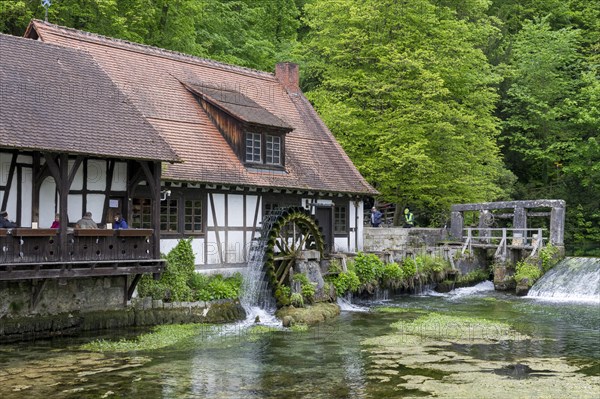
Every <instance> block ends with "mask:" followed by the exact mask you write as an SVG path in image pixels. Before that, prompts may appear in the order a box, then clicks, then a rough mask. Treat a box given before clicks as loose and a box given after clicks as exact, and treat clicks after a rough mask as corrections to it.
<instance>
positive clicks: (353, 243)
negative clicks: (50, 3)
mask: <svg viewBox="0 0 600 399" xmlns="http://www.w3.org/2000/svg"><path fill="white" fill-rule="evenodd" d="M26 37H28V38H31V39H36V40H39V41H43V42H45V43H51V44H54V45H58V46H63V47H69V48H73V49H77V50H79V51H82V52H85V53H87V54H88V55H89V56H90V57H91V58H93V60H94V61H95V62H97V63H98V65H99V66H100V67H101V69H102V70H103V71H104V72H105V73H106V74H107V75H108V76H109V78H110V79H111V80H112V82H113V83H114V85H115V86H116V87H117V88H118V89H119V93H122V94H123V96H124V97H123V99H122V100H123V102H124V103H127V104H128V105H131V106H132V107H133V108H135V111H137V112H139V113H140V114H141V115H143V117H144V119H145V121H146V122H147V123H148V124H149V125H151V126H152V127H153V128H154V129H155V130H156V131H157V132H158V133H159V134H160V136H161V137H162V138H163V139H164V140H165V141H166V142H167V143H168V144H169V146H170V147H171V148H172V149H173V150H174V151H175V153H176V154H177V156H178V157H179V158H180V159H181V160H182V161H183V162H181V163H170V164H168V163H163V168H162V186H161V192H162V193H163V198H164V200H163V201H162V202H161V205H160V233H161V249H162V251H163V252H167V251H168V250H170V248H172V247H173V246H174V245H175V244H176V242H177V240H178V239H180V238H182V237H194V239H193V240H192V245H193V248H194V251H195V254H196V262H197V263H198V266H199V268H215V267H220V266H241V265H243V264H244V263H245V261H246V256H247V251H246V246H247V243H249V242H250V241H251V240H252V238H253V237H254V236H255V234H256V230H257V227H258V226H259V225H260V223H261V220H262V217H263V215H264V214H265V213H266V212H268V211H269V210H270V209H272V208H274V207H278V206H279V207H281V206H285V205H293V206H302V207H304V208H306V209H310V210H311V212H312V214H313V215H314V216H315V218H316V219H317V220H318V222H319V225H320V227H321V229H322V231H323V234H324V236H325V241H326V245H327V246H328V248H329V249H330V250H334V251H335V250H337V251H356V250H359V249H361V248H362V226H363V216H362V215H363V211H362V207H363V202H362V199H363V198H364V197H365V196H367V195H373V194H375V193H376V191H375V190H374V189H373V188H372V187H371V186H370V185H369V184H368V183H367V182H366V181H365V179H364V178H363V177H362V176H361V175H360V173H359V172H358V171H357V169H356V168H355V166H354V165H353V164H352V162H351V161H350V159H349V158H348V157H347V155H346V154H345V153H344V151H343V150H342V148H341V147H340V145H339V144H338V143H337V142H336V140H335V138H334V137H333V135H332V134H331V132H330V131H329V130H328V129H327V127H326V126H325V125H324V123H323V122H322V121H321V119H320V118H319V116H318V114H317V113H316V112H315V110H314V109H313V107H312V106H311V104H310V103H309V101H308V100H307V99H306V97H305V96H304V95H303V93H302V92H301V90H300V88H299V80H298V67H297V65H295V64H291V63H281V64H278V65H277V66H276V70H275V73H274V74H272V73H267V72H261V71H256V70H251V69H247V68H242V67H237V66H232V65H226V64H223V63H219V62H215V61H211V60H206V59H201V58H197V57H192V56H188V55H184V54H180V53H176V52H171V51H167V50H163V49H159V48H154V47H149V46H145V45H139V44H134V43H130V42H127V41H122V40H118V39H113V38H108V37H103V36H99V35H96V34H91V33H87V32H82V31H78V30H74V29H69V28H64V27H60V26H56V25H52V24H49V23H46V22H42V21H38V20H34V21H32V22H31V24H30V26H29V28H28V30H27V33H26ZM115 123H117V122H115ZM144 137H145V133H144V132H142V131H140V132H139V134H138V139H144ZM114 141H115V148H118V147H119V145H121V144H123V143H122V140H120V139H119V138H118V137H116V138H115V140H114ZM82 192H83V193H85V191H82ZM122 194H125V192H122ZM121 200H122V202H123V204H124V209H123V211H124V214H125V215H126V217H127V220H128V222H129V223H130V225H132V226H133V227H137V228H150V227H152V222H151V220H150V215H151V209H150V207H151V206H152V204H153V202H152V189H151V187H150V186H144V185H141V186H140V187H139V189H137V190H136V191H135V192H131V191H130V192H128V193H127V195H124V196H123V197H122V198H121Z"/></svg>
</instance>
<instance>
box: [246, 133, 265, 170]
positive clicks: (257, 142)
mask: <svg viewBox="0 0 600 399" xmlns="http://www.w3.org/2000/svg"><path fill="white" fill-rule="evenodd" d="M260 147H261V134H260V133H250V132H247V133H246V162H255V163H260V162H262V158H261V154H260V152H261V151H260Z"/></svg>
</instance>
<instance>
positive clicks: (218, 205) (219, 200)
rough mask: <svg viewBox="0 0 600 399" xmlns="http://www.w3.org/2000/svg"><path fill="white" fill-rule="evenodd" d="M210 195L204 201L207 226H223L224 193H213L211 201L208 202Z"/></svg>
mask: <svg viewBox="0 0 600 399" xmlns="http://www.w3.org/2000/svg"><path fill="white" fill-rule="evenodd" d="M210 197H211V196H210V195H209V196H208V200H207V201H206V203H207V204H208V209H207V213H208V222H207V223H208V227H214V226H225V194H213V195H212V199H213V203H211V202H210ZM213 206H214V209H215V216H216V220H215V219H214V218H213V211H212V210H213Z"/></svg>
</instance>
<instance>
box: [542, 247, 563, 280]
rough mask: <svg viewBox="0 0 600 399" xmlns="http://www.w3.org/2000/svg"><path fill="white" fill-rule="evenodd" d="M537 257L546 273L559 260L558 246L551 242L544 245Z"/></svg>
mask: <svg viewBox="0 0 600 399" xmlns="http://www.w3.org/2000/svg"><path fill="white" fill-rule="evenodd" d="M539 258H540V261H541V263H542V271H543V272H544V273H546V272H547V271H548V270H550V269H552V268H553V267H554V266H556V264H557V263H558V261H559V260H560V259H559V257H558V248H557V247H555V246H553V245H551V244H549V245H546V246H545V247H544V248H542V249H541V250H540V254H539Z"/></svg>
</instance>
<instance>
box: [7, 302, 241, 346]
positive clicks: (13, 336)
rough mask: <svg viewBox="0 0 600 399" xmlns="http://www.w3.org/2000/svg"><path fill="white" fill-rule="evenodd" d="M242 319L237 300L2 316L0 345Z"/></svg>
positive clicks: (131, 305)
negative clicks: (112, 331)
mask: <svg viewBox="0 0 600 399" xmlns="http://www.w3.org/2000/svg"><path fill="white" fill-rule="evenodd" d="M245 317H246V312H245V311H244V308H243V307H242V306H241V304H240V303H239V301H238V300H219V301H210V302H203V301H201V302H173V303H163V302H162V301H153V300H152V299H150V298H144V299H138V300H134V301H133V302H132V303H131V304H130V306H128V307H127V308H124V309H119V310H103V311H90V312H67V313H59V314H54V315H30V316H12V317H3V318H0V343H2V342H14V341H24V340H32V339H40V338H49V337H54V336H61V335H76V334H79V333H80V332H83V331H98V330H106V329H111V330H114V329H118V328H127V327H139V326H154V325H159V324H180V323H229V322H235V321H239V320H243V319H245Z"/></svg>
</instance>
